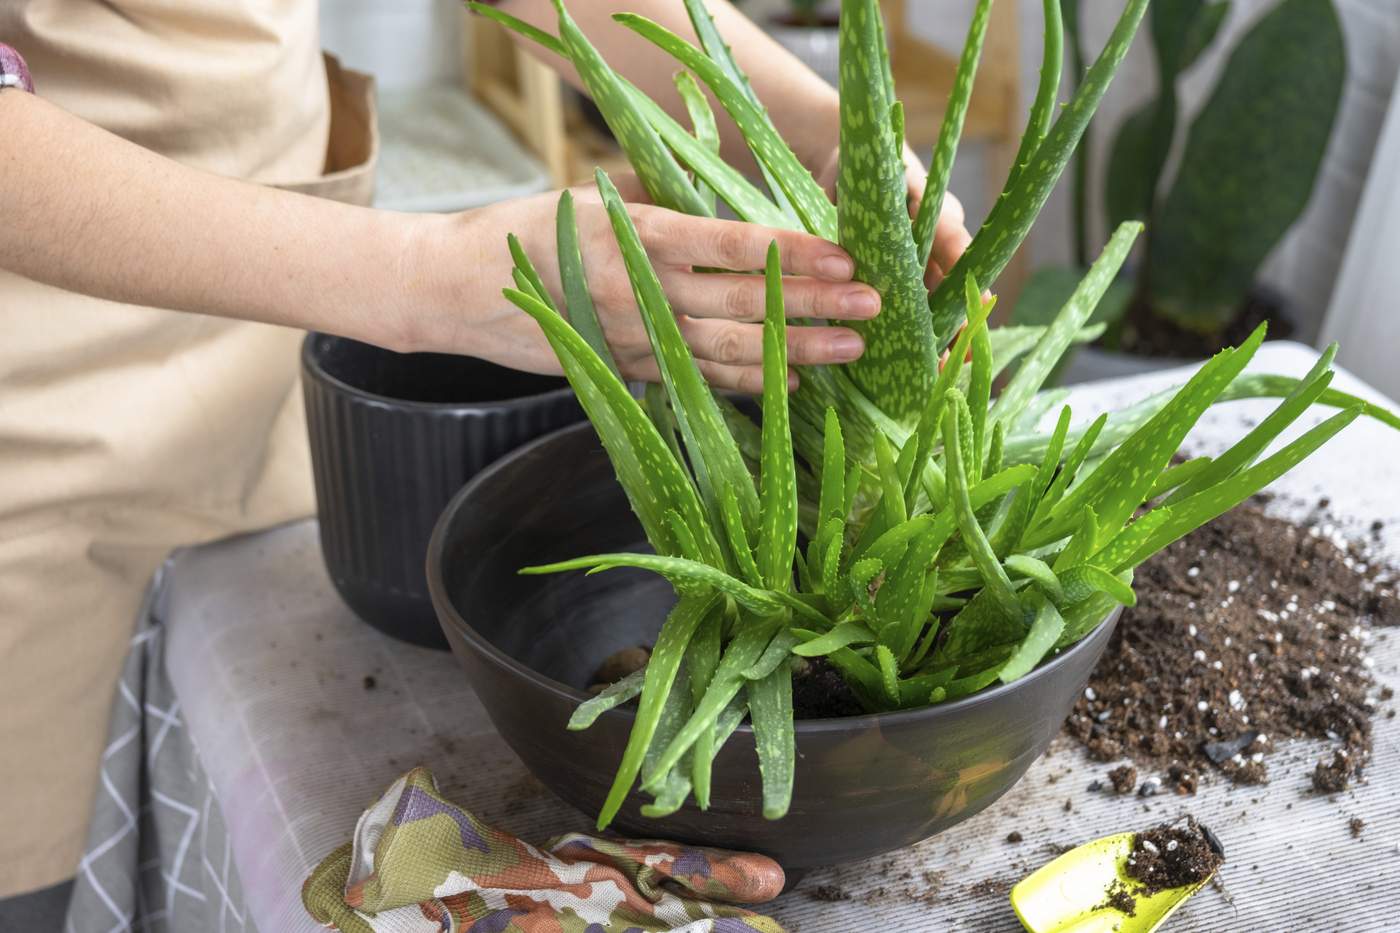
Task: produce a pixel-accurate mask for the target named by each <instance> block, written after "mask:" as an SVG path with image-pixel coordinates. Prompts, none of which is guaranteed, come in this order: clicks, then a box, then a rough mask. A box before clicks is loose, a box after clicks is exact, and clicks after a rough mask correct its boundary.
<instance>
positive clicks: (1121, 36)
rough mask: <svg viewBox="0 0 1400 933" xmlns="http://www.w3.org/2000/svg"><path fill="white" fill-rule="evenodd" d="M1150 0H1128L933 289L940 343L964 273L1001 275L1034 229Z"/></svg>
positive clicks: (956, 317)
mask: <svg viewBox="0 0 1400 933" xmlns="http://www.w3.org/2000/svg"><path fill="white" fill-rule="evenodd" d="M1147 2H1148V0H1128V2H1127V3H1126V4H1125V5H1124V7H1123V12H1122V14H1121V15H1120V16H1119V18H1118V22H1117V24H1116V25H1115V26H1114V27H1113V32H1112V34H1111V35H1110V36H1109V39H1108V42H1107V44H1106V45H1105V46H1104V49H1103V51H1102V52H1101V53H1100V54H1099V57H1098V59H1097V60H1095V62H1094V64H1093V65H1091V66H1090V68H1089V70H1088V71H1087V72H1086V73H1085V75H1084V77H1083V80H1082V81H1081V82H1080V84H1079V89H1078V90H1077V91H1076V92H1075V94H1074V97H1073V99H1071V100H1070V102H1069V104H1068V106H1066V107H1065V108H1064V109H1063V110H1062V111H1061V113H1060V116H1059V118H1058V119H1057V120H1056V121H1055V124H1054V126H1053V127H1051V129H1050V132H1049V133H1048V134H1047V135H1046V137H1045V139H1044V141H1043V142H1042V143H1041V144H1040V145H1039V146H1038V147H1037V148H1036V151H1035V156H1034V157H1033V158H1032V159H1031V160H1030V162H1029V163H1028V164H1027V165H1026V167H1025V168H1024V169H1022V170H1021V171H1020V172H1019V173H1018V174H1017V176H1016V179H1015V182H1014V184H1012V185H1011V186H1010V187H1009V188H1008V189H1007V190H1005V191H1004V192H1003V193H1002V196H1001V197H1000V198H999V199H998V200H997V203H996V205H995V206H994V207H993V208H992V211H991V213H990V214H988V216H987V219H986V221H985V222H984V223H983V225H982V228H981V229H980V230H979V231H978V233H977V236H976V237H975V238H974V239H973V241H972V244H971V245H970V246H969V247H968V249H967V252H965V253H964V254H963V256H962V258H961V259H959V260H958V262H957V265H955V266H954V267H953V269H952V272H951V274H949V275H948V276H947V277H945V278H944V279H943V281H942V283H940V284H939V286H938V288H937V289H936V290H935V291H934V293H933V296H932V297H931V298H930V301H929V306H930V309H931V311H932V313H933V328H934V334H935V335H936V337H935V339H936V341H937V343H938V344H939V345H942V344H946V343H947V342H948V340H949V338H951V336H952V335H953V333H954V332H955V331H956V330H957V328H958V325H959V324H960V323H961V321H962V317H963V302H962V294H963V287H964V284H965V279H966V278H967V277H968V276H976V277H977V279H978V281H980V282H984V283H990V282H994V281H996V278H997V276H998V275H1000V274H1001V271H1002V269H1004V268H1005V267H1006V264H1007V263H1008V262H1010V260H1011V257H1012V255H1013V254H1014V253H1015V252H1016V249H1017V248H1018V247H1019V246H1020V245H1021V241H1022V240H1024V239H1025V237H1026V234H1027V233H1029V232H1030V228H1031V225H1032V224H1033V223H1034V222H1035V218H1036V216H1037V215H1038V214H1039V213H1040V209H1041V207H1043V206H1044V204H1045V201H1046V199H1047V198H1048V197H1049V196H1050V191H1051V190H1052V189H1053V188H1054V187H1055V183H1056V181H1058V180H1059V177H1060V175H1061V173H1063V171H1064V168H1065V166H1066V165H1067V164H1068V163H1069V159H1070V157H1071V156H1072V155H1073V153H1074V148H1075V146H1076V145H1078V143H1079V139H1080V137H1081V136H1082V135H1083V134H1084V130H1085V128H1086V127H1087V126H1088V125H1089V118H1090V117H1092V116H1093V113H1094V111H1095V110H1096V109H1097V108H1098V104H1099V101H1100V100H1101V99H1102V98H1103V94H1104V92H1105V91H1106V90H1107V89H1108V84H1109V82H1110V81H1111V80H1112V78H1113V75H1114V73H1115V72H1116V71H1117V70H1118V66H1119V65H1120V64H1121V63H1122V60H1123V56H1124V55H1126V54H1127V51H1128V47H1129V46H1130V45H1131V44H1132V41H1133V36H1134V35H1136V33H1137V27H1138V24H1139V22H1141V20H1142V15H1143V13H1144V12H1145V11H1146V9H1147Z"/></svg>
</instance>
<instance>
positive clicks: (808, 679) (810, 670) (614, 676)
mask: <svg viewBox="0 0 1400 933" xmlns="http://www.w3.org/2000/svg"><path fill="white" fill-rule="evenodd" d="M650 657H651V647H650V646H649V645H638V646H636V647H635V648H623V649H622V650H621V651H616V652H614V653H612V654H610V655H608V657H607V658H605V659H604V660H603V663H602V664H601V665H599V666H598V669H597V670H596V671H594V672H593V676H592V678H591V679H590V680H591V682H590V683H589V685H588V692H589V693H591V694H598V693H601V692H602V691H603V689H604V688H605V687H607V686H608V685H609V684H612V683H616V682H617V681H619V680H621V679H622V678H624V677H626V676H627V675H628V674H631V673H633V672H634V671H638V670H641V669H642V668H643V667H645V666H646V663H647V660H648V659H649V658H650ZM635 702H636V701H635V700H633V701H632V703H635ZM864 712H865V709H864V708H863V707H862V706H861V705H860V701H858V700H857V699H856V695H855V693H854V692H853V691H852V690H851V688H850V686H849V685H847V683H846V681H845V680H844V679H843V678H842V677H841V674H840V672H838V671H837V670H836V668H835V667H833V666H832V665H831V663H830V662H828V661H827V660H826V659H825V658H811V659H804V660H803V661H802V663H801V664H800V665H799V666H798V667H797V668H795V669H794V670H793V675H792V715H793V718H794V719H839V718H841V717H843V716H859V715H861V714H862V713H864Z"/></svg>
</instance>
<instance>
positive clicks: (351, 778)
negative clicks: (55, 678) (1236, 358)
mask: <svg viewBox="0 0 1400 933" xmlns="http://www.w3.org/2000/svg"><path fill="white" fill-rule="evenodd" d="M1315 358H1316V354H1315V352H1314V351H1312V350H1310V349H1308V348H1306V347H1302V346H1299V345H1296V344H1284V343H1277V344H1269V345H1266V346H1265V347H1264V348H1263V350H1261V351H1260V353H1259V356H1258V358H1257V360H1256V362H1255V364H1254V366H1253V367H1252V368H1253V369H1256V370H1259V371H1272V372H1283V373H1291V374H1301V373H1303V372H1305V371H1306V370H1307V369H1308V368H1309V366H1310V365H1311V364H1312V362H1313V360H1314V359H1315ZM1183 375H1184V374H1183V372H1182V371H1174V372H1167V373H1159V374H1153V375H1150V376H1145V377H1138V378H1134V379H1128V380H1114V381H1111V382H1106V383H1099V384H1090V385H1085V386H1080V387H1077V388H1076V390H1075V394H1074V397H1073V399H1072V401H1073V403H1074V405H1075V411H1076V415H1077V417H1083V418H1088V417H1092V416H1093V415H1094V414H1095V413H1096V411H1097V410H1098V409H1100V408H1102V407H1104V406H1107V405H1112V404H1115V403H1121V402H1123V401H1125V400H1131V399H1134V398H1139V397H1142V396H1143V395H1146V394H1148V393H1149V392H1151V391H1155V390H1157V389H1159V388H1163V387H1165V386H1167V385H1170V384H1173V383H1175V382H1179V381H1181V380H1182V378H1183ZM1336 385H1337V386H1338V387H1339V388H1342V389H1345V390H1347V391H1353V392H1357V393H1360V394H1363V395H1369V396H1371V397H1373V398H1376V400H1378V401H1384V400H1383V399H1380V398H1379V396H1377V395H1376V394H1375V393H1374V392H1371V391H1370V390H1368V389H1367V388H1366V387H1365V386H1363V385H1361V384H1360V383H1358V382H1357V381H1356V380H1354V379H1351V378H1350V377H1348V376H1346V375H1345V374H1339V377H1338V380H1337V382H1336ZM1268 407H1269V403H1267V402H1238V403H1232V404H1231V405H1228V406H1225V407H1223V408H1221V409H1219V410H1217V411H1215V412H1213V413H1211V414H1209V415H1208V416H1207V417H1206V419H1205V420H1204V421H1203V423H1202V425H1201V426H1200V428H1199V429H1198V431H1197V432H1196V433H1195V435H1193V437H1192V440H1191V441H1190V447H1191V449H1192V450H1193V452H1199V453H1208V452H1211V451H1212V450H1215V449H1218V448H1220V447H1221V446H1223V445H1224V444H1225V443H1227V442H1228V441H1229V440H1231V439H1233V438H1235V437H1237V436H1238V435H1239V434H1240V433H1241V432H1242V431H1243V430H1245V428H1244V426H1243V421H1244V419H1245V418H1257V417H1258V416H1259V415H1260V414H1261V413H1262V412H1264V411H1266V410H1267V408H1268ZM1274 489H1275V491H1276V492H1277V493H1279V497H1278V498H1277V499H1276V500H1275V502H1274V504H1273V506H1272V508H1274V509H1275V510H1276V511H1278V512H1279V513H1280V514H1285V515H1288V514H1301V513H1302V512H1303V511H1306V510H1307V509H1309V508H1311V507H1312V505H1313V504H1314V503H1316V501H1317V499H1318V498H1319V497H1320V496H1323V495H1325V496H1327V497H1328V498H1330V500H1331V505H1330V511H1331V512H1332V513H1333V514H1334V515H1336V516H1337V518H1338V520H1339V522H1340V523H1341V525H1342V527H1343V528H1344V530H1346V531H1347V532H1349V533H1351V534H1354V535H1358V536H1359V535H1361V534H1363V533H1365V531H1366V530H1367V529H1368V528H1369V526H1370V524H1371V522H1372V521H1374V520H1376V519H1381V520H1383V521H1385V522H1386V523H1387V524H1386V531H1385V532H1384V535H1385V539H1386V541H1385V543H1386V545H1387V546H1388V548H1389V549H1390V551H1391V553H1392V554H1400V434H1397V433H1394V432H1390V431H1388V430H1386V429H1384V428H1382V427H1380V426H1379V425H1376V424H1372V423H1369V422H1357V423H1356V424H1355V425H1353V426H1352V427H1350V428H1349V429H1348V430H1347V431H1345V432H1344V433H1343V434H1342V435H1341V436H1340V437H1339V438H1338V439H1337V440H1336V441H1334V442H1333V444H1332V445H1330V446H1329V447H1328V448H1326V449H1325V451H1324V452H1323V453H1322V454H1320V455H1319V456H1317V457H1316V458H1315V459H1314V460H1312V461H1310V462H1309V463H1307V464H1305V465H1304V466H1303V467H1301V468H1299V469H1298V470H1297V471H1295V472H1294V473H1293V474H1291V475H1290V476H1289V477H1286V478H1285V479H1284V480H1282V481H1280V482H1279V483H1278V484H1276V485H1275V487H1274ZM147 610H148V611H147V612H146V614H145V617H144V618H143V620H142V623H141V625H140V627H139V630H138V634H137V636H136V640H135V641H134V642H133V645H132V653H131V657H130V658H129V660H128V666H127V671H126V676H125V677H124V679H123V683H122V688H121V692H120V696H119V698H118V700H117V708H116V712H115V713H114V718H113V729H112V740H111V745H110V747H109V748H108V750H107V753H106V755H105V756H104V762H103V769H104V770H103V781H102V789H101V790H100V791H99V801H98V806H97V810H96V813H95V815H94V822H93V828H92V832H91V844H90V847H89V853H88V855H87V857H86V858H85V859H84V863H83V869H82V871H81V872H80V875H79V881H78V885H77V891H76V894H75V899H74V906H73V911H72V913H71V915H70V918H69V929H71V930H73V931H75V933H86V931H105V930H113V931H116V930H123V929H128V928H132V927H135V928H137V929H149V930H176V931H180V933H203V931H239V930H254V929H256V930H260V931H263V933H311V931H313V930H317V929H319V927H317V926H316V925H315V924H314V923H313V922H312V921H311V920H310V919H309V918H308V917H307V916H306V914H305V913H304V912H303V911H302V908H301V903H300V899H299V895H298V892H299V888H300V885H301V882H302V879H303V878H304V877H305V876H306V874H307V872H308V871H309V870H310V869H311V867H312V866H313V865H314V864H315V863H316V862H317V861H318V860H319V859H320V858H321V857H322V856H323V855H325V854H326V853H327V852H329V851H330V850H331V849H332V848H334V847H335V846H337V845H339V844H340V843H342V842H344V841H345V840H346V839H347V838H348V837H349V834H350V832H351V829H352V827H353V826H354V823H355V819H356V817H357V816H358V815H359V813H360V811H361V809H362V808H364V807H365V806H366V805H367V804H368V803H369V802H371V801H372V800H373V799H374V798H375V797H376V796H377V795H378V794H379V793H380V791H381V790H382V789H383V788H384V787H385V786H386V785H387V784H388V783H389V782H390V781H391V780H393V779H394V778H395V777H396V776H398V775H399V774H401V773H402V772H403V771H405V770H407V769H408V768H409V767H410V766H413V765H416V764H425V765H428V766H429V767H431V768H432V769H433V771H434V772H435V773H436V774H437V776H438V778H439V780H440V782H441V783H442V786H443V790H444V792H445V793H446V794H447V795H448V796H449V797H451V798H452V799H455V800H456V801H458V802H459V803H461V804H462V805H464V806H466V807H467V808H469V809H471V810H473V811H474V812H476V813H477V814H478V815H479V816H481V817H482V818H484V819H486V820H488V821H490V822H493V823H495V824H496V825H498V826H500V827H501V828H504V829H507V830H510V831H512V832H514V833H516V834H518V835H520V836H521V837H522V838H524V839H526V840H527V841H534V842H538V841H541V840H543V839H545V838H547V837H549V836H551V835H554V834H556V833H558V832H561V831H564V830H568V829H582V828H585V827H587V825H588V822H589V821H588V820H587V819H586V818H585V817H583V816H582V815H580V814H578V813H576V812H574V811H572V810H570V809H569V808H568V807H567V806H565V805H564V804H562V803H561V802H559V801H558V800H557V799H555V798H554V797H553V796H552V795H550V794H549V793H548V792H547V791H546V790H544V788H543V787H542V786H541V785H540V784H538V783H537V782H536V781H535V780H533V779H532V778H531V777H530V775H529V774H528V773H527V772H526V771H525V769H524V768H523V767H522V766H521V765H520V763H519V762H518V761H517V760H516V758H515V757H514V755H513V754H512V753H511V752H510V750H509V749H508V748H507V747H506V746H505V743H504V742H503V741H502V740H501V739H500V737H499V736H498V735H496V733H495V732H494V730H493V729H492V728H491V724H490V722H489V721H488V720H487V718H486V716H485V714H484V712H483V711H482V708H481V705H480V703H479V702H478V701H477V699H476V697H475V696H474V695H473V694H472V692H471V689H470V687H469V686H468V685H467V683H466V681H465V679H464V678H463V676H462V674H461V673H460V671H459V669H458V667H457V665H456V663H455V662H454V661H453V659H452V658H451V657H450V656H449V655H447V654H444V653H438V652H434V651H429V650H425V649H421V648H415V647H412V646H409V645H404V644H400V643H398V642H396V641H394V640H392V639H390V638H387V637H385V636H383V635H381V634H379V633H378V632H376V631H374V630H373V629H371V628H369V627H368V626H365V625H364V624H362V623H360V622H359V621H358V620H356V619H355V618H354V616H352V615H351V613H350V612H349V610H347V609H346V608H345V607H344V606H343V605H342V604H341V603H340V601H339V600H338V599H337V597H336V596H335V594H334V592H333V591H332V589H331V587H330V583H329V581H328V580H327V578H326V574H325V570H324V568H323V566H322V563H321V559H320V554H319V552H318V547H317V536H316V527H315V524H314V523H313V522H310V521H307V522H301V523H297V524H293V525H289V526H285V527H282V528H278V529H274V530H272V531H268V532H264V533H262V534H258V535H253V536H249V537H244V538H240V539H237V540H233V541H227V542H223V543H219V544H214V545H209V546H205V547H201V548H197V549H192V550H187V551H183V552H179V553H177V554H176V555H174V556H173V557H172V558H171V560H170V561H169V562H168V564H167V565H166V567H165V568H164V570H163V571H162V574H161V576H160V577H159V578H158V580H157V581H156V583H155V584H154V586H153V590H152V597H151V599H150V601H149V603H148V607H147ZM1371 653H1372V656H1373V658H1374V659H1375V662H1376V663H1375V668H1374V673H1375V675H1376V678H1377V680H1378V681H1379V682H1380V683H1381V684H1385V685H1389V686H1392V687H1400V630H1396V631H1395V632H1394V633H1386V632H1381V633H1379V634H1378V637H1377V638H1376V639H1375V640H1374V641H1373V643H1372V645H1371ZM1375 740H1376V750H1375V759H1374V762H1373V764H1372V766H1371V768H1370V770H1369V780H1368V781H1367V782H1366V783H1364V784H1362V785H1360V786H1358V787H1356V788H1355V789H1353V790H1351V791H1349V792H1347V793H1345V794H1342V795H1339V796H1338V797H1336V798H1333V799H1327V798H1323V797H1317V796H1313V795H1311V794H1310V793H1309V792H1308V774H1309V772H1310V770H1311V766H1312V762H1313V761H1315V760H1316V759H1317V757H1318V756H1319V754H1320V751H1321V747H1320V746H1318V745H1316V744H1312V743H1304V742H1300V743H1295V744H1293V745H1289V746H1285V747H1284V748H1283V749H1282V750H1281V751H1280V752H1279V753H1278V755H1277V756H1276V757H1275V758H1274V759H1273V763H1271V765H1270V770H1271V773H1272V774H1273V775H1274V781H1273V783H1272V784H1270V785H1269V786H1267V787H1265V788H1241V789H1232V788H1230V787H1229V786H1227V785H1225V784H1222V783H1219V782H1211V783H1206V784H1204V785H1203V786H1202V788H1201V791H1200V793H1199V794H1198V795H1197V796H1196V797H1194V798H1177V797H1171V798H1160V797H1159V798H1154V799H1151V800H1149V801H1147V802H1145V803H1144V802H1143V801H1141V800H1136V799H1135V800H1131V801H1125V800H1121V799H1114V798H1112V797H1109V796H1107V795H1102V794H1087V793H1085V792H1084V791H1085V786H1086V785H1087V784H1088V783H1089V782H1090V781H1091V780H1092V779H1094V778H1095V777H1100V776H1101V775H1102V773H1103V772H1104V771H1105V770H1106V767H1105V766H1103V765H1097V764H1094V763H1091V762H1090V761H1089V760H1088V759H1087V758H1086V757H1085V756H1084V755H1083V754H1082V753H1081V752H1080V751H1079V750H1078V749H1077V748H1074V747H1071V746H1070V745H1069V744H1068V743H1065V742H1061V743H1058V744H1057V745H1056V747H1054V748H1053V749H1052V751H1051V752H1050V753H1049V754H1047V755H1046V756H1045V757H1044V758H1043V759H1042V760H1041V761H1039V762H1037V763H1036V764H1035V765H1034V766H1033V767H1032V768H1031V770H1030V772H1029V773H1028V774H1027V775H1026V777H1025V778H1024V779H1023V780H1022V781H1021V782H1020V784H1018V785H1017V786H1016V787H1015V788H1014V789H1012V790H1011V791H1010V792H1009V793H1008V794H1007V795H1006V796H1005V797H1004V798H1002V800H1000V801H999V802H998V803H997V804H995V805H994V806H992V807H991V808H990V809H988V810H987V811H985V812H984V813H982V814H981V815H979V816H977V817H975V818H973V819H971V820H969V821H968V822H966V823H964V824H962V825H960V826H958V827H955V828H954V829H952V830H950V831H949V832H947V833H944V834H943V835H941V836H938V837H936V838H934V839H932V840H929V841H928V842H926V843H924V844H922V845H919V846H916V847H913V848H910V849H907V850H904V851H901V852H898V853H894V854H892V855H890V856H886V857H884V858H880V859H875V860H873V861H871V862H867V863H862V864H855V865H847V866H842V867H839V868H833V869H829V870H824V871H819V872H814V873H813V874H812V875H810V876H809V877H808V878H807V880H806V881H805V882H804V883H803V884H802V885H801V887H800V888H799V889H798V890H796V891H795V892H792V893H789V894H787V895H785V896H784V897H783V898H781V899H780V900H779V901H777V902H776V903H774V904H772V905H770V906H769V909H768V911H767V912H769V913H771V914H773V915H774V916H776V917H777V918H778V919H780V920H781V921H782V922H783V923H784V924H785V925H787V926H788V928H789V929H791V930H793V931H795V933H848V931H853V930H881V931H901V930H907V931H927V933H941V931H946V930H976V931H997V933H1002V931H1005V933H1012V931H1015V930H1018V929H1020V927H1019V925H1018V923H1017V921H1016V919H1015V916H1014V914H1013V913H1012V911H1011V909H1010V906H1009V905H1008V903H1007V900H1006V897H1005V895H1004V893H1001V891H1002V889H1003V883H1006V882H1010V881H1014V880H1015V879H1016V878H1018V877H1020V876H1021V875H1023V874H1024V873H1025V872H1027V871H1028V870H1030V869H1032V868H1034V867H1036V866H1037V865H1039V864H1041V863H1042V862H1043V861H1045V860H1047V859H1048V858H1049V855H1048V854H1047V852H1046V846H1047V845H1049V844H1052V843H1063V842H1076V841H1082V840H1086V839H1090V838H1093V837H1097V836H1101V835H1105V834H1108V833H1112V832H1118V831H1122V830H1125V829H1132V828H1136V827H1138V826H1141V825H1143V824H1144V823H1147V822H1155V821H1157V820H1160V819H1163V818H1167V817H1169V816H1172V815H1174V814H1176V813H1178V812H1183V811H1186V810H1189V811H1190V812H1193V813H1194V814H1195V815H1196V816H1198V817H1199V818H1200V819H1201V820H1203V821H1204V822H1206V823H1207V824H1209V825H1210V826H1211V827H1212V828H1213V829H1215V831H1216V832H1217V834H1218V835H1219V836H1220V837H1221V838H1222V840H1223V841H1224V843H1225V846H1226V849H1227V851H1228V853H1229V856H1230V861H1229V863H1228V864H1227V865H1226V866H1225V868H1224V869H1223V870H1222V872H1221V876H1220V878H1221V881H1222V882H1223V884H1222V886H1221V887H1220V888H1219V889H1207V890H1205V891H1203V892H1202V893H1201V894H1200V895H1198V896H1197V897H1195V898H1194V899H1193V900H1192V901H1191V902H1190V903H1189V904H1188V905H1187V907H1186V908H1184V909H1183V910H1182V911H1181V913H1179V914H1178V915H1177V916H1176V917H1174V918H1173V920H1172V921H1171V924H1170V926H1169V929H1170V930H1172V931H1174V933H1186V931H1196V933H1217V931H1222V930H1250V931H1264V930H1268V931H1320V930H1336V929H1346V930H1347V931H1348V933H1361V931H1370V930H1374V931H1381V930H1394V929H1396V928H1397V924H1396V921H1395V919H1394V909H1393V903H1392V892H1393V891H1395V890H1396V889H1397V887H1400V779H1398V778H1397V777H1396V775H1397V774H1400V720H1396V719H1386V718H1384V717H1381V718H1378V719H1377V721H1376V734H1375ZM1066 800H1072V801H1073V805H1072V806H1073V809H1072V810H1071V811H1069V812H1066V811H1065V809H1064V805H1065V802H1066ZM1145 809H1150V812H1144V810H1145ZM1352 816H1358V817H1361V818H1362V819H1364V820H1365V822H1366V829H1365V831H1364V832H1363V833H1362V835H1361V838H1359V839H1357V838H1353V837H1352V835H1351V833H1350V832H1349V831H1348V826H1347V821H1348V819H1349V818H1350V817H1352ZM1013 830H1014V831H1017V832H1020V833H1021V834H1022V835H1023V837H1024V841H1023V842H1021V843H1020V844H1014V845H1013V844H1009V843H1007V842H1006V841H1005V838H1006V836H1007V835H1008V833H1010V832H1011V831H1013ZM822 886H826V887H822ZM819 889H820V891H819ZM835 891H839V892H841V894H842V895H843V897H844V898H846V899H841V900H834V901H833V900H827V899H823V898H822V897H821V896H820V894H821V893H825V894H826V895H827V896H828V897H829V896H831V895H832V893H833V892H835Z"/></svg>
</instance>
